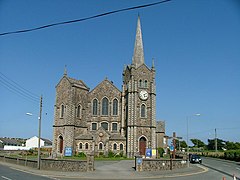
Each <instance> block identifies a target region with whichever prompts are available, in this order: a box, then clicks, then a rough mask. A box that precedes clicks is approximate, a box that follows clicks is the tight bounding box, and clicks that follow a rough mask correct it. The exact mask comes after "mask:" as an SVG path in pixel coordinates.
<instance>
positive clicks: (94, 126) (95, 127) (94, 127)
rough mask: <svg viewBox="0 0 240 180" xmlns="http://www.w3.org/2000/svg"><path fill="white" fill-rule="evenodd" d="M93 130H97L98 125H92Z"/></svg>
mask: <svg viewBox="0 0 240 180" xmlns="http://www.w3.org/2000/svg"><path fill="white" fill-rule="evenodd" d="M92 130H93V131H95V130H97V123H92Z"/></svg>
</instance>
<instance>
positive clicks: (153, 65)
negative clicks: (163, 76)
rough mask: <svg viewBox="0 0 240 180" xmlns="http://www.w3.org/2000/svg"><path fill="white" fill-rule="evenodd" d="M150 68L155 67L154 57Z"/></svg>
mask: <svg viewBox="0 0 240 180" xmlns="http://www.w3.org/2000/svg"><path fill="white" fill-rule="evenodd" d="M152 69H155V64H154V58H152Z"/></svg>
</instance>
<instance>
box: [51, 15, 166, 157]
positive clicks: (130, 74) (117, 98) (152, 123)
mask: <svg viewBox="0 0 240 180" xmlns="http://www.w3.org/2000/svg"><path fill="white" fill-rule="evenodd" d="M122 76H123V84H122V90H119V89H118V88H117V87H116V86H115V85H114V84H113V83H112V82H111V81H109V80H108V79H104V80H103V81H102V82H101V83H100V84H98V85H97V86H96V87H95V88H94V89H92V90H90V88H89V87H88V86H87V85H86V84H85V83H84V82H83V81H82V80H76V79H73V78H70V77H68V75H67V72H66V69H65V72H64V75H63V77H62V78H61V80H60V82H59V83H58V84H57V86H56V102H55V112H54V113H55V114H54V125H53V131H54V133H53V154H55V155H60V154H61V155H64V153H65V150H66V148H68V149H69V148H70V150H71V151H72V153H73V154H77V153H79V152H84V153H85V154H87V153H92V152H94V154H96V155H98V154H100V153H102V154H105V155H107V154H108V153H109V152H110V151H112V152H113V153H116V154H118V153H122V154H123V155H126V156H127V157H134V156H135V155H136V154H140V155H145V151H146V148H152V149H156V148H157V146H158V147H159V146H162V145H160V144H159V142H161V140H160V138H162V137H163V135H164V133H165V132H164V131H165V128H162V126H161V122H158V125H157V124H156V84H155V67H154V63H153V64H152V67H151V68H149V67H148V66H147V65H146V64H145V62H144V50H143V40H142V32H141V24H140V18H139V17H138V21H137V31H136V39H135V46H134V53H133V57H132V63H131V65H128V66H126V67H124V69H123V74H122ZM159 123H160V124H159ZM156 127H160V128H156ZM162 129H164V130H162ZM159 134H161V135H160V136H159Z"/></svg>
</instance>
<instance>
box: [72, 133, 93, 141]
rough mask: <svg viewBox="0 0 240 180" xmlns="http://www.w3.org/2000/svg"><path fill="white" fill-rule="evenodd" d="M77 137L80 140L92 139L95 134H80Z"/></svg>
mask: <svg viewBox="0 0 240 180" xmlns="http://www.w3.org/2000/svg"><path fill="white" fill-rule="evenodd" d="M75 139H78V140H92V139H93V136H92V134H81V135H80V136H77V137H75Z"/></svg>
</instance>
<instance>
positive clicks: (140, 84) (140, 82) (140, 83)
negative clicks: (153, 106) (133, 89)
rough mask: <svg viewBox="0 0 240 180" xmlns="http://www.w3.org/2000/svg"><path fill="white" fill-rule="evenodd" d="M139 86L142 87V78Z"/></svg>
mask: <svg viewBox="0 0 240 180" xmlns="http://www.w3.org/2000/svg"><path fill="white" fill-rule="evenodd" d="M138 86H139V87H142V80H141V79H140V80H139V85H138Z"/></svg>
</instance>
